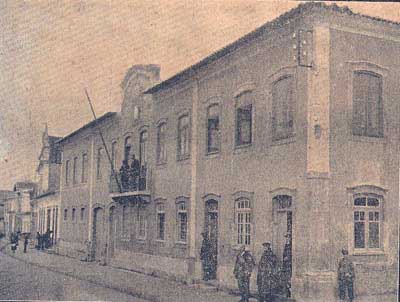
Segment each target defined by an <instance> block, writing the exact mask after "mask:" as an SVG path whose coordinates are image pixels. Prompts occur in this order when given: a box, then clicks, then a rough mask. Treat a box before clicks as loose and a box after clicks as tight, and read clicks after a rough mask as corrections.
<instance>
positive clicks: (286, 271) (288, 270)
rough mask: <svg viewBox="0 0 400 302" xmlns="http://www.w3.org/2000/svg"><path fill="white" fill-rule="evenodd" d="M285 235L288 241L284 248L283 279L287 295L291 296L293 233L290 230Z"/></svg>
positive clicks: (283, 286) (283, 287)
mask: <svg viewBox="0 0 400 302" xmlns="http://www.w3.org/2000/svg"><path fill="white" fill-rule="evenodd" d="M285 237H286V243H285V248H284V249H283V257H282V258H283V259H282V272H281V281H282V289H283V291H284V294H285V296H286V297H287V298H290V296H291V287H292V284H291V279H292V234H291V233H290V232H288V233H287V234H286V235H285Z"/></svg>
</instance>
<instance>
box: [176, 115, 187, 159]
mask: <svg viewBox="0 0 400 302" xmlns="http://www.w3.org/2000/svg"><path fill="white" fill-rule="evenodd" d="M189 150H190V121H189V116H188V115H183V116H181V117H180V118H179V119H178V159H185V158H188V157H189V153H190V151H189Z"/></svg>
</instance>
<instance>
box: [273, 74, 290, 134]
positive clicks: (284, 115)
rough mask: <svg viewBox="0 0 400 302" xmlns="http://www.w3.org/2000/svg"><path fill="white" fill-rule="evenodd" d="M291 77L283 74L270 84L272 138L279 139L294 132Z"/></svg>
mask: <svg viewBox="0 0 400 302" xmlns="http://www.w3.org/2000/svg"><path fill="white" fill-rule="evenodd" d="M294 108H295V106H294V98H293V77H292V76H285V77H282V78H280V79H279V80H278V81H276V82H275V83H274V84H273V86H272V138H273V140H280V139H284V138H288V137H291V136H293V134H294Z"/></svg>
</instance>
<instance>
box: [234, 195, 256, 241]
mask: <svg viewBox="0 0 400 302" xmlns="http://www.w3.org/2000/svg"><path fill="white" fill-rule="evenodd" d="M239 204H242V205H243V206H242V207H239V206H238V205H239ZM246 204H247V206H245V205H246ZM252 216H253V211H252V207H251V202H250V199H248V198H245V197H240V198H238V199H236V200H235V230H236V238H237V239H236V240H235V242H236V244H237V245H247V246H251V245H252V241H253V238H252V237H253V236H252V230H253V222H252V221H253V217H252ZM239 217H241V218H242V221H241V222H240V225H241V226H243V228H242V231H241V232H239V229H240V228H239ZM247 218H249V220H250V221H247ZM247 226H248V228H249V230H248V232H247ZM247 237H248V238H247ZM247 239H248V240H247Z"/></svg>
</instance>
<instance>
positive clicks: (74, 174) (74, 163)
mask: <svg viewBox="0 0 400 302" xmlns="http://www.w3.org/2000/svg"><path fill="white" fill-rule="evenodd" d="M77 169H78V158H77V157H74V162H73V167H72V183H73V184H76V179H77V172H78V171H77Z"/></svg>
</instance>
